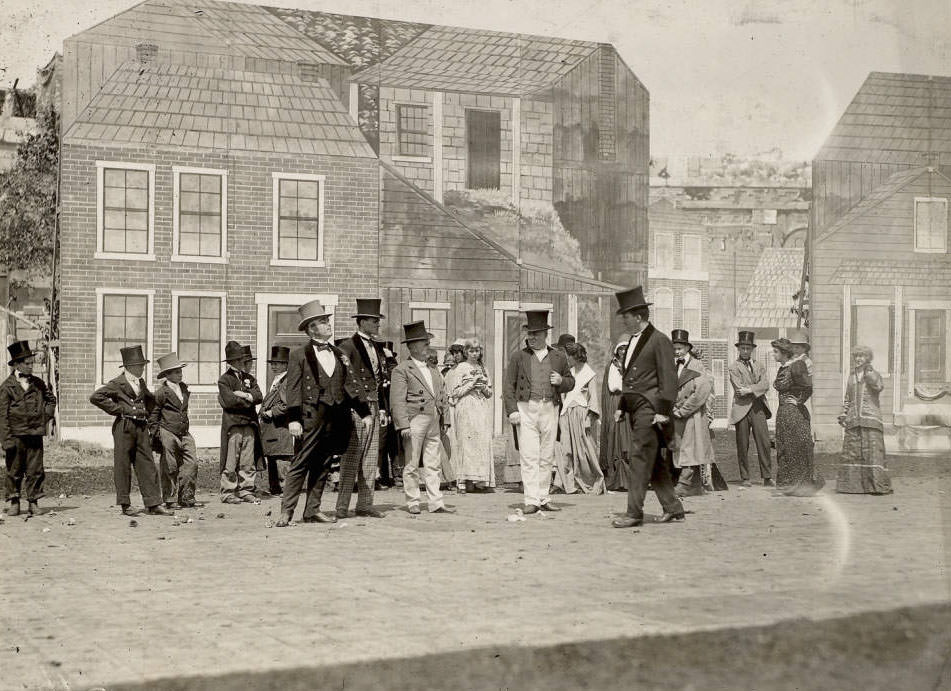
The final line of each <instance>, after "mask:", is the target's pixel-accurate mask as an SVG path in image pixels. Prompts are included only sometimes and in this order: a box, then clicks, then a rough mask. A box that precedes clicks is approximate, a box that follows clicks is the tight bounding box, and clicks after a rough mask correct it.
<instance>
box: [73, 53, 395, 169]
mask: <svg viewBox="0 0 951 691" xmlns="http://www.w3.org/2000/svg"><path fill="white" fill-rule="evenodd" d="M64 140H65V141H66V142H68V143H82V142H88V143H97V144H102V143H103V142H116V143H134V144H146V145H156V146H163V145H164V146H174V147H185V148H188V149H218V150H228V151H252V152H262V151H263V152H275V153H297V154H324V155H337V156H356V157H367V158H375V157H376V155H375V154H374V152H373V149H372V148H370V145H369V144H368V143H367V141H366V139H365V138H364V137H363V135H362V133H361V132H360V129H359V127H358V126H357V124H356V123H355V122H354V121H353V119H352V118H351V117H350V115H349V113H348V112H347V111H346V109H345V108H344V107H343V105H341V103H340V101H339V100H338V99H337V97H336V96H335V94H334V93H333V91H332V90H331V88H330V86H329V84H328V83H327V82H326V81H324V80H318V81H316V82H310V81H307V82H303V81H301V80H299V79H298V78H297V77H294V76H291V75H275V74H263V73H258V72H237V71H231V70H217V69H209V68H202V67H193V66H187V65H168V64H161V63H148V64H143V63H140V62H136V61H128V62H126V63H123V64H122V65H121V66H120V67H119V68H118V69H117V70H116V72H115V73H114V74H113V75H112V77H110V78H109V80H108V81H107V82H106V83H105V84H104V85H103V87H102V89H101V90H100V91H99V93H98V94H97V95H96V96H95V97H94V98H93V100H92V101H91V102H90V104H89V105H88V106H87V107H86V108H85V110H83V112H82V113H80V115H79V117H78V118H77V119H76V122H75V123H74V124H73V125H72V126H71V127H70V129H69V130H68V132H67V133H66V135H65V137H64Z"/></svg>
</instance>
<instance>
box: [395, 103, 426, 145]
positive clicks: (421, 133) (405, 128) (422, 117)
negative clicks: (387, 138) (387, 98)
mask: <svg viewBox="0 0 951 691" xmlns="http://www.w3.org/2000/svg"><path fill="white" fill-rule="evenodd" d="M396 136H397V140H398V141H399V155H400V156H428V155H429V147H430V134H429V107H428V106H413V105H406V104H399V105H397V106H396Z"/></svg>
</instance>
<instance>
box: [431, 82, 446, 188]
mask: <svg viewBox="0 0 951 691" xmlns="http://www.w3.org/2000/svg"><path fill="white" fill-rule="evenodd" d="M443 185H444V183H443V169H442V92H441V91H434V92H433V198H434V199H435V200H436V201H437V202H439V203H442V195H443Z"/></svg>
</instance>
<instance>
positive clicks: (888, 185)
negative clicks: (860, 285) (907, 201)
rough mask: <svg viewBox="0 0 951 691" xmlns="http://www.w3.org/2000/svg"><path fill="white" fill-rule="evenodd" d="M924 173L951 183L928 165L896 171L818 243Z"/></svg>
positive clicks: (950, 180) (821, 237)
mask: <svg viewBox="0 0 951 691" xmlns="http://www.w3.org/2000/svg"><path fill="white" fill-rule="evenodd" d="M923 175H935V176H938V177H939V178H941V179H942V180H944V181H945V182H946V183H949V184H951V178H948V176H946V175H945V174H944V173H942V172H941V171H940V170H939V169H937V168H931V167H928V166H919V167H917V168H910V169H908V170H902V171H899V172H897V173H894V174H893V175H892V176H891V177H889V178H888V179H887V180H886V181H885V182H883V183H882V184H881V185H879V186H878V187H876V188H875V189H874V190H872V192H871V193H870V194H869V195H868V196H866V197H865V198H864V199H862V201H860V202H859V203H858V204H856V205H855V206H853V207H852V208H851V209H849V210H848V212H846V214H845V215H844V216H842V217H841V218H839V219H838V220H837V221H836V222H835V223H833V224H832V225H831V226H829V227H828V229H826V230H825V232H823V233H822V234H821V235H819V236H818V237H817V238H816V243H817V244H818V243H820V242H822V241H823V240H826V239H828V238H829V237H830V236H832V235H834V234H835V233H837V232H839V231H840V230H842V229H843V228H847V227H848V226H850V225H852V224H853V223H855V222H856V221H857V220H858V219H859V218H861V217H863V216H865V215H867V214H869V213H871V212H872V211H874V210H875V208H876V207H877V206H878V205H879V204H881V203H882V202H884V201H887V200H888V199H891V198H892V197H894V196H895V195H896V194H898V193H899V192H901V191H902V190H903V189H904V188H905V187H907V186H908V185H910V184H912V183H913V182H915V181H916V180H917V179H918V178H920V177H922V176H923Z"/></svg>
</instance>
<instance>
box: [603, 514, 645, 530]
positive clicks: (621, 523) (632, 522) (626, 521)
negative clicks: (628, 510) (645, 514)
mask: <svg viewBox="0 0 951 691" xmlns="http://www.w3.org/2000/svg"><path fill="white" fill-rule="evenodd" d="M611 525H613V526H614V527H615V528H637V527H639V526H642V525H644V519H643V518H631V517H630V516H624V517H623V518H615V519H614V520H613V521H611Z"/></svg>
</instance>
